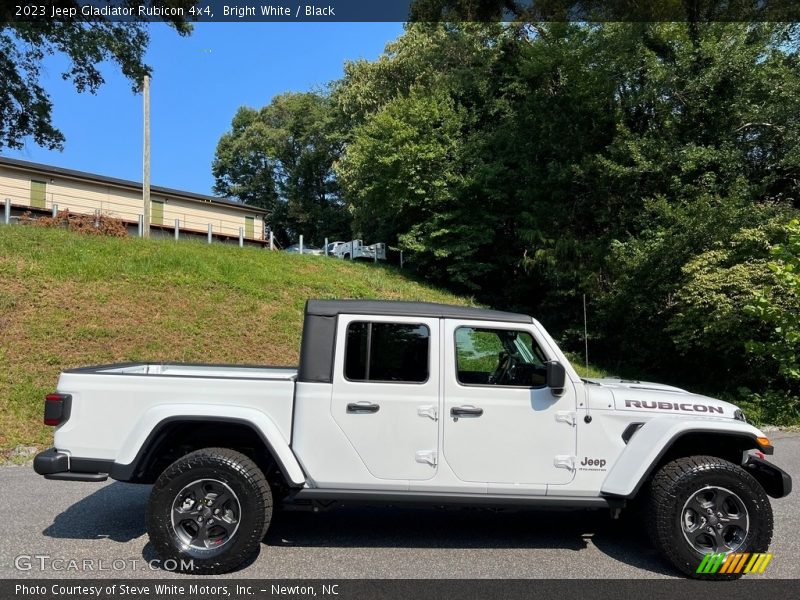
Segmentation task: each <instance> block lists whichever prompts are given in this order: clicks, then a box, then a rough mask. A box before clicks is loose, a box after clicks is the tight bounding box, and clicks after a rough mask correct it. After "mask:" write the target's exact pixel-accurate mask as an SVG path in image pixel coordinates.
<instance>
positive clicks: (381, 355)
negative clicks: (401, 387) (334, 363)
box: [344, 322, 430, 383]
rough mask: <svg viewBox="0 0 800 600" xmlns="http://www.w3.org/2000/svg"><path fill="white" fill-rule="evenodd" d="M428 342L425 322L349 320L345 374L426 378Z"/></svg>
mask: <svg viewBox="0 0 800 600" xmlns="http://www.w3.org/2000/svg"><path fill="white" fill-rule="evenodd" d="M429 345H430V331H429V330H428V328H427V327H426V326H425V325H415V324H405V323H362V322H358V323H350V325H348V327H347V341H346V348H345V371H344V374H345V377H347V379H350V380H352V381H397V382H408V383H421V382H423V381H427V379H428V353H429V352H428V351H429Z"/></svg>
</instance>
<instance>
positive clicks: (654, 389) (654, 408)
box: [584, 379, 738, 419]
mask: <svg viewBox="0 0 800 600" xmlns="http://www.w3.org/2000/svg"><path fill="white" fill-rule="evenodd" d="M584 381H586V382H587V383H588V385H587V386H586V387H587V390H588V393H589V395H590V396H591V395H592V392H593V390H597V391H595V393H596V394H597V393H598V392H599V390H600V389H602V390H603V391H606V390H608V391H610V392H611V393H612V395H613V396H614V408H616V410H624V411H637V412H648V413H661V414H673V415H674V414H684V415H692V416H695V417H697V416H705V417H717V418H719V417H723V418H729V419H733V418H735V416H734V413H735V411H736V410H738V409H737V407H736V406H734V405H733V404H731V403H730V402H724V401H723V400H717V399H716V398H709V397H708V396H701V395H699V394H693V393H692V392H688V391H686V390H684V389H681V388H678V387H674V386H671V385H663V384H660V383H650V382H647V381H633V380H629V379H585V380H584Z"/></svg>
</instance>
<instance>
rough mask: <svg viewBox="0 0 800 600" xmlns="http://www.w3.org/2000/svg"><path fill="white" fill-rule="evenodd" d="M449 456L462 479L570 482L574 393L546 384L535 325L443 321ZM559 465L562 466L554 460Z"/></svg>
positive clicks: (502, 483)
mask: <svg viewBox="0 0 800 600" xmlns="http://www.w3.org/2000/svg"><path fill="white" fill-rule="evenodd" d="M444 328H445V331H444V336H443V337H444V339H445V340H447V343H445V347H446V350H445V359H444V364H445V367H444V368H445V384H444V390H445V392H444V394H445V397H444V410H443V414H442V419H443V421H444V428H443V432H444V433H443V435H444V439H443V448H444V457H445V459H446V460H447V464H448V465H449V466H450V468H451V469H452V470H453V472H454V473H455V474H456V476H457V477H458V478H459V479H461V480H462V481H465V482H475V483H488V484H489V486H488V487H489V490H490V491H491V489H492V488H493V486H492V484H499V485H498V486H494V487H503V486H508V485H512V486H513V485H525V484H528V485H537V484H538V485H543V484H546V485H551V484H565V483H569V482H570V481H571V480H572V477H573V474H574V471H573V470H572V469H571V468H569V464H568V463H569V459H570V457H572V456H573V455H574V454H575V441H576V436H575V429H576V428H575V426H574V425H573V422H572V419H574V414H575V413H574V411H575V391H574V388H573V386H572V385H571V384H570V382H569V381H567V388H566V389H565V391H564V393H563V394H562V395H561V396H555V395H553V393H552V391H551V390H550V388H548V387H546V386H545V366H544V363H545V361H547V360H549V359H550V358H553V357H549V356H548V355H547V354H546V353H545V352H544V351H543V350H542V348H543V347H546V345H544V344H540V343H539V342H537V339H536V335H537V332H536V330H535V328H534V327H533V325H530V326H528V325H511V324H509V325H508V326H503V327H500V326H498V325H492V326H487V325H486V324H482V323H481V322H480V321H475V322H469V323H465V322H456V321H452V320H447V321H445V325H444ZM558 462H562V463H567V464H562V466H557V465H556V463H558Z"/></svg>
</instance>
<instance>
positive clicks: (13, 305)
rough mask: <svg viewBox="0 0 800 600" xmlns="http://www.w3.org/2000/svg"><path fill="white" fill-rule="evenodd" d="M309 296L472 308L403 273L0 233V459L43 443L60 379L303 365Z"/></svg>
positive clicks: (157, 244)
mask: <svg viewBox="0 0 800 600" xmlns="http://www.w3.org/2000/svg"><path fill="white" fill-rule="evenodd" d="M307 298H383V299H403V300H428V301H433V302H447V303H452V304H468V303H470V302H469V300H467V299H464V298H459V297H456V296H453V295H452V294H449V293H447V292H443V291H440V290H437V289H434V288H432V287H430V286H427V285H424V284H421V283H419V282H416V281H413V280H411V279H409V278H408V277H407V276H405V275H404V273H403V272H402V271H400V270H398V269H396V268H393V267H387V266H376V265H372V264H358V263H356V264H353V263H349V262H343V261H339V260H335V259H326V258H324V257H314V256H299V255H292V254H285V253H282V252H268V251H265V250H260V249H255V248H252V249H251V248H243V249H242V248H238V247H235V246H224V245H219V244H217V245H212V246H208V245H206V244H202V243H197V242H188V241H182V242H178V243H176V242H173V241H168V240H163V241H162V240H142V239H138V238H98V237H88V236H81V235H78V234H74V233H69V232H67V231H64V230H58V229H42V228H34V227H22V226H12V227H0V461H2V460H3V457H4V456H5V457H8V456H9V451H10V450H11V449H13V448H15V447H16V446H17V445H19V444H21V445H24V446H46V445H48V444H50V443H51V433H50V428H48V427H45V426H44V425H42V403H43V397H44V395H45V394H46V393H47V392H50V391H52V390H53V389H54V388H55V384H56V381H57V377H58V373H59V372H60V371H61V370H63V369H67V368H72V367H76V366H81V365H90V364H102V363H110V362H119V361H143V360H149V361H181V362H219V363H237V362H238V363H252V364H274V365H293V364H297V360H298V351H299V344H300V331H301V326H302V310H303V304H304V302H305V300H306V299H307Z"/></svg>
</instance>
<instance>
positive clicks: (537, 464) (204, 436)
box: [34, 300, 791, 575]
mask: <svg viewBox="0 0 800 600" xmlns="http://www.w3.org/2000/svg"><path fill="white" fill-rule="evenodd" d="M57 389H58V391H57V393H54V394H50V395H48V396H47V399H46V402H45V423H47V424H49V425H55V426H56V430H55V448H51V449H50V450H46V451H45V452H42V453H41V454H39V455H38V456H37V457H36V460H35V462H34V468H35V470H36V472H37V473H39V474H41V475H44V476H45V477H46V478H48V479H60V480H68V481H76V480H77V481H103V480H105V479H106V478H107V477H109V476H110V477H112V478H114V479H117V480H120V481H129V482H138V483H155V485H154V486H153V489H152V493H151V495H150V500H149V504H148V509H147V529H148V532H149V535H150V539H151V541H152V542H153V544H154V546H155V547H156V548H157V550H158V552H159V553H160V554H161V555H162V557H164V558H173V559H176V561H177V562H179V563H180V562H181V560H183V561H188V560H189V559H191V560H192V563H193V568H194V572H195V573H197V572H225V571H229V570H232V569H235V568H237V567H238V566H240V565H242V563H244V562H245V561H246V560H248V559H249V558H250V557H251V556H252V555H253V553H254V552H256V551H257V549H258V547H259V544H260V542H261V540H262V538H263V537H264V534H265V532H266V530H267V527H268V526H269V524H270V521H271V519H272V516H273V505H274V504H275V503H280V504H291V505H294V506H296V507H297V506H306V507H312V508H314V507H317V508H319V507H327V506H330V505H333V504H336V503H340V502H348V503H350V502H361V501H364V502H369V503H372V502H380V503H389V504H398V503H405V502H418V503H425V504H430V505H445V504H462V505H468V506H509V505H517V506H525V507H559V508H564V507H566V508H610V509H611V510H612V513H613V514H615V515H616V514H618V513H619V511H620V509H623V508H624V507H625V506H626V505H629V504H630V503H632V502H634V501H636V502H637V503H640V504H641V505H642V506H643V508H644V511H643V512H644V516H645V519H646V521H647V523H648V524H649V526H650V534H651V536H652V541H653V543H654V544H655V545H656V547H657V548H658V549H660V550H661V552H662V553H663V554H664V556H665V557H666V558H667V559H668V560H669V561H671V562H672V564H674V565H675V566H676V567H677V568H678V569H680V570H681V571H683V572H684V573H686V574H689V575H692V574H694V573H695V571H696V569H697V567H698V564H699V563H700V561H701V560H702V559H703V557H704V555H705V554H707V553H711V552H715V553H720V552H725V553H729V552H763V551H765V550H766V549H767V547H768V545H769V543H770V540H771V537H772V510H771V507H770V503H769V500H768V498H767V496H768V495H769V496H772V497H774V498H780V497H783V496H785V495H787V494H788V493H789V492H790V490H791V479H790V478H789V476H788V475H787V474H786V473H784V472H783V471H781V470H780V469H779V468H777V467H775V466H774V465H772V464H770V463H768V462H766V461H765V460H764V455H765V454H771V453H772V451H773V448H772V446H771V444H770V441H769V440H768V439H767V437H766V436H765V435H764V433H762V432H761V431H759V430H758V429H756V428H755V427H753V426H752V425H749V424H748V423H747V421H746V419H745V417H744V415H743V414H742V412H741V411H740V410H739V409H737V408H736V407H735V406H733V405H731V404H728V403H726V402H722V401H719V400H714V399H712V398H707V397H704V396H698V395H695V394H691V393H689V392H686V391H684V390H681V389H678V388H675V387H669V386H666V385H657V384H652V383H644V382H638V381H621V380H592V379H581V378H580V377H579V376H578V375H577V373H576V372H575V371H574V369H573V368H572V367H571V366H570V363H569V361H568V360H567V359H566V357H565V356H564V354H563V353H562V352H561V350H559V348H558V346H557V345H556V343H555V342H554V341H553V339H552V338H551V337H550V335H549V334H548V333H547V332H546V331H545V329H544V328H543V327H542V326H541V325H540V324H539V323H538V322H537V321H536V320H534V319H532V318H531V317H529V316H526V315H521V314H514V313H506V312H499V311H492V310H483V309H476V308H467V307H458V306H446V305H439V304H428V303H415V302H380V301H362V300H342V301H313V300H312V301H309V302H308V303H307V305H306V311H305V323H304V328H303V339H302V348H301V354H300V367H299V369H289V368H277V367H276V368H269V367H254V366H214V365H179V364H119V365H109V366H100V367H89V368H83V369H75V370H71V371H67V372H65V373H63V374H62V375H61V377H60V379H59V382H58V388H57Z"/></svg>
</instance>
